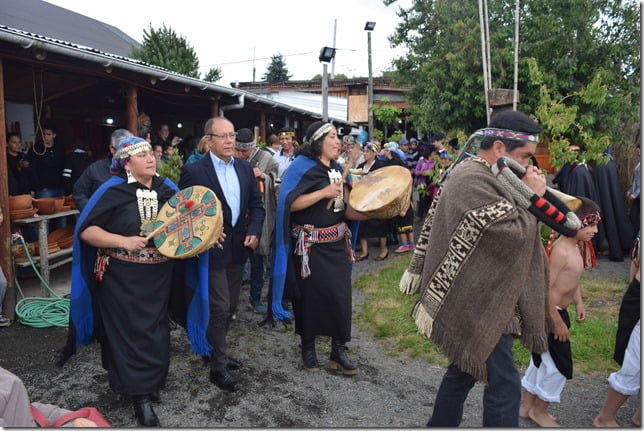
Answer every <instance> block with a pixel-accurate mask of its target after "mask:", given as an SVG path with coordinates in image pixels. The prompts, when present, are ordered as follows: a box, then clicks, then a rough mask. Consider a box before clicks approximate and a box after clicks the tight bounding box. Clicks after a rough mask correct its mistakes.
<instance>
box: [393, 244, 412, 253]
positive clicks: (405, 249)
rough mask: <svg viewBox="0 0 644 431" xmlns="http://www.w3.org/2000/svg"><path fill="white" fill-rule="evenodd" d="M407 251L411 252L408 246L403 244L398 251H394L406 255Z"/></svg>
mask: <svg viewBox="0 0 644 431" xmlns="http://www.w3.org/2000/svg"><path fill="white" fill-rule="evenodd" d="M406 251H409V246H408V245H407V244H403V245H401V246H400V247H398V248H397V249H395V250H394V253H404V252H406Z"/></svg>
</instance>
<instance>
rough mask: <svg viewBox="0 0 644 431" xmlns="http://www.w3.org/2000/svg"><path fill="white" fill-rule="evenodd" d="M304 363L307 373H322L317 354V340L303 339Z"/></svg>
mask: <svg viewBox="0 0 644 431" xmlns="http://www.w3.org/2000/svg"><path fill="white" fill-rule="evenodd" d="M302 362H303V363H304V369H305V370H306V371H320V363H319V362H318V357H317V355H316V353H315V338H307V339H304V338H302Z"/></svg>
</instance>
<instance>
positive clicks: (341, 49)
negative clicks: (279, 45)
mask: <svg viewBox="0 0 644 431" xmlns="http://www.w3.org/2000/svg"><path fill="white" fill-rule="evenodd" d="M336 51H358V50H357V49H343V48H336ZM317 53H318V51H308V52H298V53H297V54H281V55H282V57H295V56H298V55H309V54H317ZM272 58H273V56H270V57H262V58H254V59H250V60H236V61H228V62H225V63H213V64H207V65H205V66H200V67H199V68H200V69H201V68H205V67H213V66H226V65H229V64H239V63H251V62H253V61H257V60H270V59H272Z"/></svg>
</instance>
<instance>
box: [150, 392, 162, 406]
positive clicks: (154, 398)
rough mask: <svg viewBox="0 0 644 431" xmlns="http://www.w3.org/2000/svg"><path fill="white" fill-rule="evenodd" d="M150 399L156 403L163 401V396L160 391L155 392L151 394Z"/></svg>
mask: <svg viewBox="0 0 644 431" xmlns="http://www.w3.org/2000/svg"><path fill="white" fill-rule="evenodd" d="M150 399H151V400H152V401H154V402H155V403H156V402H157V401H159V400H160V399H161V394H160V393H159V391H154V392H152V393H151V394H150Z"/></svg>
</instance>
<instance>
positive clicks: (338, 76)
mask: <svg viewBox="0 0 644 431" xmlns="http://www.w3.org/2000/svg"><path fill="white" fill-rule="evenodd" d="M329 79H331V75H329ZM333 79H349V78H347V75H345V74H344V73H336V74H335V77H334V78H333ZM311 81H322V74H321V73H318V74H317V75H315V76H314V77H313V78H311Z"/></svg>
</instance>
